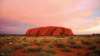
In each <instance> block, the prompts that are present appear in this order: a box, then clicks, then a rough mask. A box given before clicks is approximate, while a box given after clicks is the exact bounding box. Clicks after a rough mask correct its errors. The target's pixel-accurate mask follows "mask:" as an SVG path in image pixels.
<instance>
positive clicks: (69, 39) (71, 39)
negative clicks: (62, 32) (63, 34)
mask: <svg viewBox="0 0 100 56" xmlns="http://www.w3.org/2000/svg"><path fill="white" fill-rule="evenodd" d="M67 42H68V43H69V44H72V45H73V44H76V39H75V38H74V37H70V38H68V39H67Z"/></svg>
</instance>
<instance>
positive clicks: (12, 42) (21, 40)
mask: <svg viewBox="0 0 100 56" xmlns="http://www.w3.org/2000/svg"><path fill="white" fill-rule="evenodd" d="M99 55H100V38H99V37H98V36H90V37H86V36H68V37H61V36H60V37H59V36H55V37H54V36H40V37H26V36H0V56H99Z"/></svg>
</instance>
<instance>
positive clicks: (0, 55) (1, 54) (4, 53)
mask: <svg viewBox="0 0 100 56" xmlns="http://www.w3.org/2000/svg"><path fill="white" fill-rule="evenodd" d="M13 51H15V49H14V48H11V47H5V48H3V49H1V50H0V56H10V55H11V53H12V52H13Z"/></svg>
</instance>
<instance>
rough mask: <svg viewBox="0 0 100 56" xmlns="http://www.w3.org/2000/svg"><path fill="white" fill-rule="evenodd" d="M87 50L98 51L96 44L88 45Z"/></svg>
mask: <svg viewBox="0 0 100 56" xmlns="http://www.w3.org/2000/svg"><path fill="white" fill-rule="evenodd" d="M86 48H88V49H89V50H94V49H96V44H91V45H88V46H87V47H86Z"/></svg>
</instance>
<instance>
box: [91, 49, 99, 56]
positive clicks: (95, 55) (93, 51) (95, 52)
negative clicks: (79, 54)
mask: <svg viewBox="0 0 100 56" xmlns="http://www.w3.org/2000/svg"><path fill="white" fill-rule="evenodd" d="M90 56H100V48H96V49H94V50H92V52H91V53H90Z"/></svg>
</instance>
